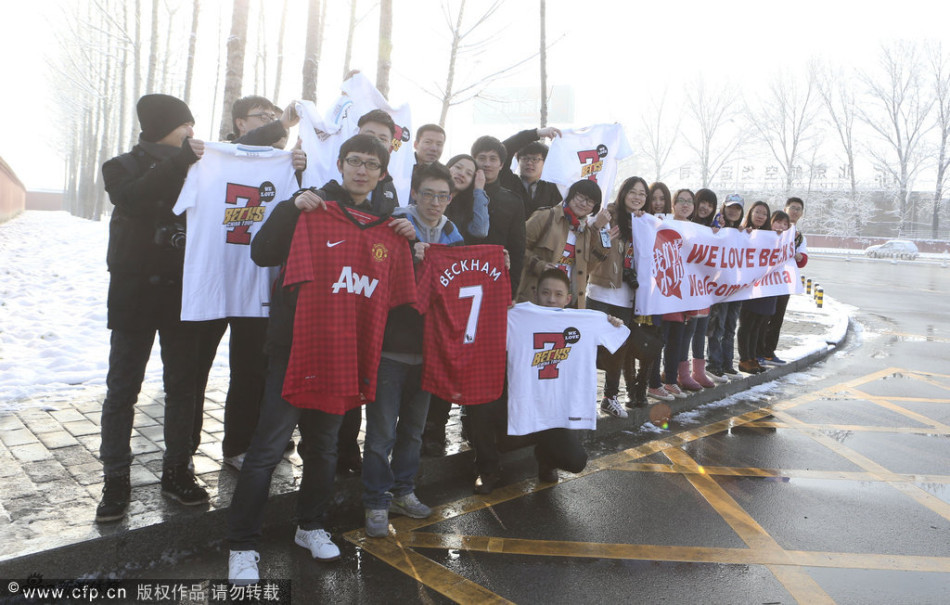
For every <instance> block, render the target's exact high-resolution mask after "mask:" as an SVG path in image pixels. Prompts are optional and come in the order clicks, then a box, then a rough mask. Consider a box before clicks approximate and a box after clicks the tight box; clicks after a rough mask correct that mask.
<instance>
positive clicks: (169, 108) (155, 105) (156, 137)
mask: <svg viewBox="0 0 950 605" xmlns="http://www.w3.org/2000/svg"><path fill="white" fill-rule="evenodd" d="M135 109H136V111H137V112H138V114H139V124H141V125H142V140H143V141H149V142H152V143H154V142H156V141H160V140H162V139H163V138H165V136H166V135H167V134H168V133H170V132H171V131H173V130H175V129H176V128H178V127H179V126H181V125H182V124H185V123H186V122H194V121H195V118H194V116H192V115H191V110H190V109H188V106H187V105H185V102H184V101H182V100H181V99H177V98H175V97H173V96H171V95H160V94H155V95H145V96H144V97H142V98H141V99H139V102H138V105H136V107H135Z"/></svg>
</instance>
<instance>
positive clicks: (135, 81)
mask: <svg viewBox="0 0 950 605" xmlns="http://www.w3.org/2000/svg"><path fill="white" fill-rule="evenodd" d="M141 14H142V0H135V13H134V14H133V15H132V19H133V21H134V22H135V33H134V35H133V40H135V45H134V46H133V47H132V55H133V58H132V60H133V61H134V64H133V67H132V96H133V97H134V98H135V99H136V100H137V99H138V98H139V97H141V96H142V20H141V19H140V18H139V15H141ZM132 115H133V118H132V129H131V130H132V133H131V134H130V135H129V147H132V146H133V145H135V141H136V138H137V132H136V131H137V130H138V129H137V128H135V126H136V125H137V124H138V114H137V113H135V112H132Z"/></svg>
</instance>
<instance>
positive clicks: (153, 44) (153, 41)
mask: <svg viewBox="0 0 950 605" xmlns="http://www.w3.org/2000/svg"><path fill="white" fill-rule="evenodd" d="M151 24H152V35H151V37H150V38H149V43H148V75H146V77H145V92H146V93H150V92H155V69H156V67H157V64H158V0H152V21H151Z"/></svg>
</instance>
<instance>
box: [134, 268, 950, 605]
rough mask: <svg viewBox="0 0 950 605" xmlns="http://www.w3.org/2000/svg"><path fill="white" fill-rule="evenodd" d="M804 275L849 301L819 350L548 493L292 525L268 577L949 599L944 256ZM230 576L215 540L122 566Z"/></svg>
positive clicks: (522, 469)
mask: <svg viewBox="0 0 950 605" xmlns="http://www.w3.org/2000/svg"><path fill="white" fill-rule="evenodd" d="M804 273H805V275H807V276H808V277H811V278H813V279H815V280H817V281H818V282H820V283H821V284H822V286H823V287H824V290H825V294H826V295H827V296H831V297H834V298H835V299H837V300H838V301H840V302H843V303H846V304H850V305H853V306H855V307H857V309H856V310H855V313H854V315H855V319H856V322H857V323H856V325H855V326H854V327H855V330H854V333H853V335H852V336H851V337H850V338H849V340H848V342H847V343H846V345H845V346H844V347H843V350H841V351H839V352H838V353H836V354H834V355H833V356H832V357H830V358H829V359H828V360H826V361H825V362H822V363H820V364H818V365H816V366H814V367H813V368H811V369H809V370H808V371H806V372H803V373H801V374H798V375H790V376H788V377H786V378H784V379H781V380H779V381H777V382H774V383H769V384H767V385H763V386H761V387H758V388H757V389H755V390H754V391H751V392H749V393H748V395H747V397H744V398H743V401H742V402H740V403H739V404H737V405H734V406H731V407H730V408H729V409H721V408H720V409H712V410H708V411H706V412H704V413H702V414H701V415H699V416H698V417H697V416H696V415H691V416H690V417H689V418H684V419H683V420H681V421H678V420H677V419H674V422H673V423H672V425H671V427H670V431H669V432H665V433H663V434H660V435H657V434H649V433H636V434H634V433H631V434H626V435H624V434H620V435H618V436H616V437H615V438H613V439H612V441H611V442H608V443H599V444H591V454H592V455H591V459H592V462H591V464H590V465H589V466H588V469H587V470H586V471H585V472H584V473H583V474H582V475H569V474H567V473H562V474H561V477H562V479H561V482H560V483H559V484H557V485H556V486H554V487H551V486H549V485H545V486H539V485H538V484H537V483H536V482H535V481H534V478H533V474H534V472H535V469H534V468H531V466H530V464H529V463H528V462H523V463H520V464H513V465H510V466H509V467H507V468H506V479H507V482H508V483H509V484H508V485H507V486H505V487H503V488H501V489H499V490H496V492H495V493H494V494H492V496H490V497H488V498H485V499H482V498H476V497H473V496H472V494H471V489H470V478H469V477H459V478H458V480H457V481H454V482H451V483H445V484H442V485H439V486H438V487H437V488H431V489H428V490H426V491H420V493H419V495H420V497H421V498H422V500H423V501H425V502H428V503H429V504H433V505H436V504H438V505H444V506H443V507H442V508H440V509H439V510H438V515H437V516H435V517H433V518H432V519H430V520H428V521H426V522H414V521H411V520H406V519H401V518H398V517H394V518H393V529H394V533H393V535H391V537H390V538H388V539H385V540H373V539H365V538H363V536H362V534H361V532H359V531H358V530H359V529H360V528H361V525H362V523H361V522H362V519H361V511H351V512H349V513H344V514H342V515H336V516H335V518H334V520H333V521H334V525H333V527H332V528H331V529H332V530H333V532H334V537H335V538H337V542H338V543H339V544H340V545H341V548H342V550H343V559H342V560H341V561H339V562H336V563H331V564H319V563H315V562H313V561H312V560H311V559H310V557H309V554H308V553H307V552H306V551H304V550H303V549H301V548H299V547H297V546H294V545H293V538H292V536H293V525H292V524H291V522H290V520H288V522H287V523H286V524H284V525H281V526H279V527H277V528H275V529H273V530H271V531H268V532H267V533H266V535H265V538H264V541H263V544H262V546H261V571H262V575H264V576H266V577H278V578H290V579H292V581H293V594H294V599H293V602H294V603H321V602H333V603H442V602H452V601H453V600H458V601H463V602H492V601H505V600H507V601H511V602H516V603H546V604H547V603H795V602H798V603H809V604H811V603H862V604H863V603H888V604H890V603H907V604H922V603H935V604H936V603H947V602H950V302H948V301H950V268H944V267H941V266H940V265H939V264H923V263H914V262H902V263H897V264H892V263H891V262H889V261H866V260H856V261H851V262H845V261H844V260H843V259H840V258H817V257H815V258H812V259H811V261H810V262H809V265H808V266H807V267H806V269H805V271H804ZM425 523H428V524H425ZM344 534H345V537H344ZM226 573H227V551H226V550H225V549H224V547H223V546H221V545H220V544H218V545H214V546H212V547H208V548H203V549H201V550H199V551H197V552H196V553H193V554H189V555H183V556H181V557H179V558H178V559H177V560H174V561H170V562H164V563H163V562H157V563H156V564H155V565H154V567H153V568H151V569H147V570H136V571H133V572H130V573H129V575H130V576H134V577H150V578H199V579H200V578H222V577H224V576H225V575H226Z"/></svg>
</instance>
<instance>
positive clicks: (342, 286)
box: [332, 267, 379, 298]
mask: <svg viewBox="0 0 950 605" xmlns="http://www.w3.org/2000/svg"><path fill="white" fill-rule="evenodd" d="M377 285H379V280H378V279H375V278H374V279H370V278H369V277H368V276H366V275H360V274H358V273H354V272H353V267H343V270H342V271H341V272H340V277H339V278H338V279H337V280H336V283H335V284H333V286H332V287H333V293H334V294H337V293H338V292H339V291H340V290H346V291H347V292H348V293H350V294H362V295H363V296H365V297H366V298H370V297H372V296H373V291H375V290H376V286H377Z"/></svg>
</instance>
